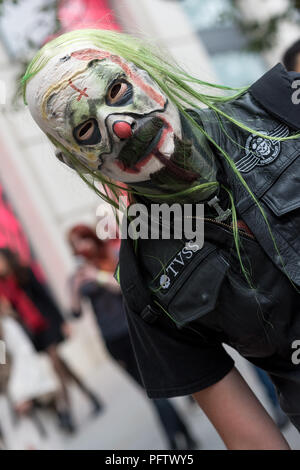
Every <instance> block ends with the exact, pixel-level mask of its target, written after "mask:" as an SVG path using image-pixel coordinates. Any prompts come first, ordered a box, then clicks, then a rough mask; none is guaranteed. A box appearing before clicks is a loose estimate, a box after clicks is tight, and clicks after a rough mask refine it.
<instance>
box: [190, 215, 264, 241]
mask: <svg viewBox="0 0 300 470" xmlns="http://www.w3.org/2000/svg"><path fill="white" fill-rule="evenodd" d="M186 218H187V219H194V218H195V217H193V216H189V215H188V216H186ZM196 218H199V217H196ZM202 220H204V221H205V220H206V221H207V222H212V223H213V224H216V225H223V226H224V227H226V228H229V229H230V230H231V231H232V232H233V227H232V225H228V224H224V222H217V221H216V220H214V219H209V218H207V217H204V218H203V219H202ZM238 230H239V232H240V233H241V235H245V236H246V237H248V238H251V239H252V240H255V237H254V236H253V235H250V233H247V232H245V231H244V230H241V229H238Z"/></svg>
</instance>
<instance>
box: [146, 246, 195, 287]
mask: <svg viewBox="0 0 300 470" xmlns="http://www.w3.org/2000/svg"><path fill="white" fill-rule="evenodd" d="M201 248H202V247H200V246H199V245H197V243H195V242H193V241H192V240H190V241H188V242H187V243H186V244H185V246H184V247H183V248H182V249H181V250H180V251H178V252H177V253H176V255H175V256H174V257H173V258H172V259H171V260H170V261H169V263H168V265H167V266H166V268H165V269H164V272H163V273H161V275H160V276H159V278H158V279H156V281H155V289H157V288H158V289H159V290H160V291H161V293H163V294H165V293H167V292H168V290H169V289H170V288H171V287H172V284H173V282H174V281H175V279H177V277H179V276H180V274H181V273H182V271H183V270H184V269H185V268H186V266H187V265H188V264H189V263H190V262H191V261H192V259H193V258H194V257H195V255H196V254H197V253H198V251H199V250H201Z"/></svg>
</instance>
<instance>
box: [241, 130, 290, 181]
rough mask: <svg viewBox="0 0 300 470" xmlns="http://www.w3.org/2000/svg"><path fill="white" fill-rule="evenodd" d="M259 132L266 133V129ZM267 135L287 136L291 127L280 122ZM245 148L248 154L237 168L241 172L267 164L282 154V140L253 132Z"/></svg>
mask: <svg viewBox="0 0 300 470" xmlns="http://www.w3.org/2000/svg"><path fill="white" fill-rule="evenodd" d="M258 132H260V133H261V134H266V133H265V131H258ZM267 135H269V136H270V137H287V136H288V135H289V128H288V127H287V126H285V125H284V124H280V125H279V126H277V127H276V128H275V129H274V130H273V131H271V132H269V133H268V134H267ZM245 149H246V155H244V157H242V158H241V159H240V160H239V161H238V162H237V164H236V167H237V169H238V170H239V171H240V172H241V173H248V171H251V170H253V168H255V167H256V166H265V165H269V164H270V163H272V162H273V161H274V160H275V159H276V158H277V157H278V155H279V154H280V151H281V142H280V141H278V140H270V139H266V138H264V137H260V136H259V135H255V134H251V135H250V136H249V137H248V139H247V140H246V144H245Z"/></svg>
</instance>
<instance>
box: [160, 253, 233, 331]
mask: <svg viewBox="0 0 300 470" xmlns="http://www.w3.org/2000/svg"><path fill="white" fill-rule="evenodd" d="M206 248H207V247H206ZM228 269H229V264H228V263H227V261H226V260H225V259H224V258H223V257H222V255H221V254H219V252H218V250H217V249H216V247H214V248H211V247H210V249H207V251H206V253H202V256H199V257H197V258H195V259H194V260H193V263H191V264H190V265H189V269H188V272H183V273H182V277H181V279H178V281H177V284H176V285H175V286H174V288H173V289H172V290H170V292H169V294H168V295H167V296H166V297H163V296H158V297H160V299H159V300H161V301H162V302H163V303H164V305H165V308H166V309H167V310H168V313H169V315H170V316H171V317H172V319H173V320H174V321H175V322H176V324H177V325H178V326H184V325H186V324H187V323H190V322H192V321H194V320H196V319H199V318H201V317H203V316H204V315H206V314H208V313H209V312H212V311H213V310H214V309H215V308H216V305H217V302H218V296H219V292H220V289H221V286H222V283H223V281H224V278H225V275H226V272H227V270H228Z"/></svg>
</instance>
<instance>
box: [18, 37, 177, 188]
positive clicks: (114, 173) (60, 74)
mask: <svg viewBox="0 0 300 470" xmlns="http://www.w3.org/2000/svg"><path fill="white" fill-rule="evenodd" d="M66 49H67V50H66V51H64V53H60V54H59V55H56V56H54V57H52V58H51V59H50V60H49V61H48V63H47V64H46V66H45V67H44V68H43V69H42V70H40V71H39V72H38V73H37V74H36V75H35V76H34V77H33V78H32V79H31V80H30V81H29V83H28V86H27V90H26V98H27V102H28V105H29V108H30V111H31V113H32V115H33V117H34V119H35V120H36V122H37V123H38V125H39V126H40V127H41V129H42V130H43V131H44V132H45V133H46V134H48V135H50V136H51V137H54V139H55V140H56V141H58V142H59V143H60V144H61V145H62V146H63V147H64V148H66V149H67V150H68V151H69V152H70V153H71V154H72V155H74V157H76V158H77V159H79V160H80V161H81V162H82V163H83V164H84V165H85V166H86V167H87V168H88V169H91V170H96V169H100V170H101V172H102V173H103V174H104V175H106V176H108V177H110V178H112V179H114V180H117V181H123V182H126V183H135V182H141V181H147V180H149V179H150V176H151V175H153V174H155V173H156V172H158V171H159V170H161V169H162V168H163V167H164V166H165V163H166V161H167V160H169V159H170V158H171V155H172V154H173V152H174V145H175V139H176V138H177V139H180V138H181V122H180V117H179V113H178V110H177V109H176V107H175V106H174V105H173V104H172V103H171V102H170V101H169V100H168V99H167V97H166V96H165V95H164V94H163V93H162V91H161V90H160V88H159V87H158V85H157V84H156V82H155V81H153V80H152V79H151V78H150V76H149V75H148V74H147V72H145V71H144V70H140V69H138V68H137V67H136V66H135V65H134V64H132V63H129V62H127V61H126V60H124V59H122V58H121V57H119V56H116V55H113V54H111V53H109V52H107V51H104V50H101V49H99V48H96V47H95V46H91V45H90V44H87V45H85V46H83V47H81V48H79V47H78V45H77V46H75V45H73V46H69V47H68V48H66ZM60 158H61V159H63V161H64V162H65V163H68V164H70V163H71V162H70V161H69V159H68V156H67V155H64V153H63V152H62V153H61V154H60Z"/></svg>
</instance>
